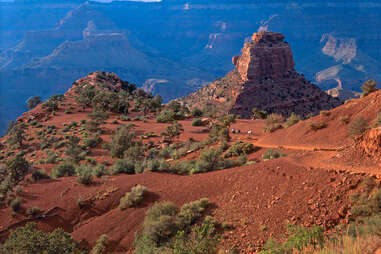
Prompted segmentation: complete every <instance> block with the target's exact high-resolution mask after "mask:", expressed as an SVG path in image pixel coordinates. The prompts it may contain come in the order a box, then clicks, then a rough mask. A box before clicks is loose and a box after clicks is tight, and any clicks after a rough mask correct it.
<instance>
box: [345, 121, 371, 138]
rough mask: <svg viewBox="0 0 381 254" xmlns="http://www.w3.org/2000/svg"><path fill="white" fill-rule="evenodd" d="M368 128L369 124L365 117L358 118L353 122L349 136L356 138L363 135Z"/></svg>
mask: <svg viewBox="0 0 381 254" xmlns="http://www.w3.org/2000/svg"><path fill="white" fill-rule="evenodd" d="M367 127H368V122H367V121H366V120H365V119H364V118H363V117H358V118H356V119H355V120H353V122H352V124H351V125H350V126H349V135H350V136H351V137H352V138H354V137H357V136H359V135H361V134H363V133H364V132H365V131H366V129H367Z"/></svg>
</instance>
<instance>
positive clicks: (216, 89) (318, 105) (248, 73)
mask: <svg viewBox="0 0 381 254" xmlns="http://www.w3.org/2000/svg"><path fill="white" fill-rule="evenodd" d="M251 39H252V40H251V41H250V42H247V43H245V44H244V47H243V48H242V54H241V55H240V56H234V57H233V59H232V62H233V64H234V65H235V69H234V70H233V71H232V72H230V73H229V74H227V75H226V76H225V77H224V78H222V79H219V80H216V81H215V82H213V83H211V84H210V85H209V86H206V87H204V88H202V89H201V90H199V91H197V92H195V93H193V94H191V95H189V96H187V97H185V98H183V99H181V100H180V101H183V102H184V103H185V104H187V105H189V106H190V107H195V106H197V107H200V108H206V107H213V108H215V109H216V110H217V111H218V113H228V112H229V113H233V114H237V115H241V116H243V117H250V116H251V112H252V109H253V108H258V109H261V110H266V111H267V112H269V113H280V114H282V115H284V116H289V115H290V114H291V113H292V112H295V113H296V114H298V115H300V116H302V117H305V116H307V115H308V114H311V113H312V114H316V113H319V112H320V110H323V109H331V108H334V107H336V106H338V105H340V102H339V100H338V99H335V98H333V97H331V96H329V95H328V94H326V93H325V92H324V91H322V90H321V89H320V88H319V87H317V86H316V85H314V84H312V83H310V82H309V81H307V80H306V79H305V78H304V76H303V75H301V74H299V73H297V72H296V71H295V69H294V66H295V63H294V60H293V55H292V50H291V47H290V46H289V44H288V43H287V42H285V41H284V36H283V34H281V33H273V32H259V33H254V35H253V36H252V38H251Z"/></svg>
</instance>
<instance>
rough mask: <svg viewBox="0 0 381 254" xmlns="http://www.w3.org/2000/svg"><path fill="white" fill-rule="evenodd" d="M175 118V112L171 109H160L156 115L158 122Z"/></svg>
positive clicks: (167, 121) (165, 121)
mask: <svg viewBox="0 0 381 254" xmlns="http://www.w3.org/2000/svg"><path fill="white" fill-rule="evenodd" d="M175 120H176V113H175V112H174V111H171V110H162V111H161V112H160V113H159V115H158V116H157V117H156V122H158V123H170V122H172V121H175Z"/></svg>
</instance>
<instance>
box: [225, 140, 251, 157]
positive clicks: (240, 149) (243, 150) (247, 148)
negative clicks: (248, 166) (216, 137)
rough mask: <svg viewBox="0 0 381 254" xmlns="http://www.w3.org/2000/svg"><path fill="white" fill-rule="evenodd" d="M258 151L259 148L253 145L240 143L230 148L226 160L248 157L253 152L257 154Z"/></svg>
mask: <svg viewBox="0 0 381 254" xmlns="http://www.w3.org/2000/svg"><path fill="white" fill-rule="evenodd" d="M256 150H258V148H257V147H255V146H254V145H253V144H251V143H245V142H242V141H239V142H236V143H234V144H233V145H232V146H231V147H229V149H228V150H227V151H226V153H225V158H229V157H233V156H241V155H247V154H250V153H252V152H255V151H256Z"/></svg>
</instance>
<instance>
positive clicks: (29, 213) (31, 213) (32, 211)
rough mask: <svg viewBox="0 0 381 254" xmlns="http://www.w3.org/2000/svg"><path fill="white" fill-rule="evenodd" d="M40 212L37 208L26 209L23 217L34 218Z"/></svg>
mask: <svg viewBox="0 0 381 254" xmlns="http://www.w3.org/2000/svg"><path fill="white" fill-rule="evenodd" d="M40 212H41V209H40V208H38V207H28V208H27V209H26V212H25V215H27V216H31V217H32V216H35V215H37V214H39V213H40Z"/></svg>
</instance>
